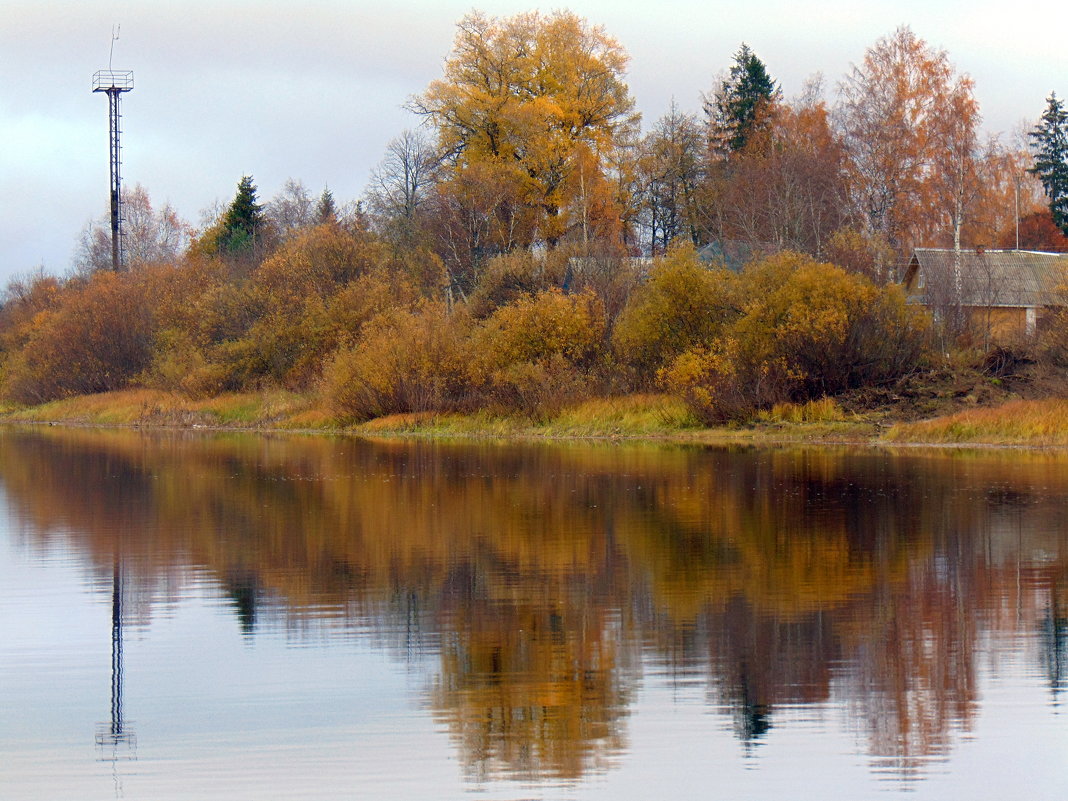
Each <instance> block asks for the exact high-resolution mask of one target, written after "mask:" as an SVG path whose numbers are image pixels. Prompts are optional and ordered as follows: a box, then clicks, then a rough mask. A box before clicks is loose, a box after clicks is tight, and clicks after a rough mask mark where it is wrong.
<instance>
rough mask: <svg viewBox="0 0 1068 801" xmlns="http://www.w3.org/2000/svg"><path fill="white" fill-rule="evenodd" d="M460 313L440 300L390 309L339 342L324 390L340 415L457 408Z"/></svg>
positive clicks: (462, 389)
mask: <svg viewBox="0 0 1068 801" xmlns="http://www.w3.org/2000/svg"><path fill="white" fill-rule="evenodd" d="M463 328H464V322H463V320H462V317H461V316H460V315H453V316H450V315H449V314H448V313H447V311H446V309H445V307H444V306H443V305H441V304H436V303H426V304H424V305H423V306H422V307H421V308H419V309H417V310H415V311H407V310H400V309H391V310H388V311H385V312H382V313H381V314H379V315H378V316H376V317H375V318H374V319H372V320H371V321H370V322H369V323H367V325H366V326H365V327H364V330H363V333H362V335H361V336H360V338H359V340H358V341H357V342H356V343H355V345H353V346H351V347H346V346H343V347H341V348H340V349H339V350H338V351H337V353H336V354H335V355H334V356H333V358H331V359H330V360H329V361H328V363H327V365H326V367H325V369H324V373H323V393H324V395H325V397H326V399H327V401H328V403H329V404H330V406H331V407H332V409H333V410H334V412H335V413H336V414H337V415H338V416H339V417H341V418H343V419H350V420H367V419H371V418H374V417H381V416H382V415H387V414H396V413H401V412H425V411H444V410H449V409H454V408H457V407H458V406H459V405H460V404H461V403H462V401H463V398H464V395H465V393H466V390H467V364H468V361H469V356H468V348H467V340H466V337H465V336H464V332H463Z"/></svg>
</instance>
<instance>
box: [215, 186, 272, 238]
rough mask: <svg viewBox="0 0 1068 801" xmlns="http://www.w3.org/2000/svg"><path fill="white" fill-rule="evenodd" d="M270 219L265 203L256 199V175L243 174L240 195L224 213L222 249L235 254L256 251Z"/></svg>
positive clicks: (220, 236) (220, 235)
mask: <svg viewBox="0 0 1068 801" xmlns="http://www.w3.org/2000/svg"><path fill="white" fill-rule="evenodd" d="M266 222H267V217H266V215H265V214H264V213H263V206H262V205H260V204H259V203H257V202H256V185H255V184H254V183H252V176H250V175H245V176H242V178H241V180H240V181H239V182H238V184H237V194H236V195H235V196H234V199H233V202H232V203H231V204H230V207H229V208H228V209H227V210H226V213H225V214H224V215H223V219H222V230H221V231H220V233H219V251H220V252H221V253H225V254H228V255H231V256H239V255H244V254H250V253H253V252H254V251H255V250H256V248H257V240H258V239H259V238H260V237H261V235H262V234H263V229H264V227H265V224H266Z"/></svg>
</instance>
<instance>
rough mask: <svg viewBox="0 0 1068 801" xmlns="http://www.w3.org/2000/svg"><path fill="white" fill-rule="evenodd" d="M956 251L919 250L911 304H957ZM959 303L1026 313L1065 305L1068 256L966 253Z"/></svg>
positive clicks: (908, 278)
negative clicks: (1023, 310) (1039, 308)
mask: <svg viewBox="0 0 1068 801" xmlns="http://www.w3.org/2000/svg"><path fill="white" fill-rule="evenodd" d="M956 262H957V253H956V251H954V250H952V249H941V248H917V249H916V250H915V251H913V254H912V258H911V259H910V260H909V266H908V270H907V271H906V273H905V288H906V291H907V292H908V294H909V299H910V300H914V301H916V302H918V303H923V304H924V305H939V304H941V303H947V302H952V301H955V300H956V298H955V295H956V282H955V280H954V267H955V265H956ZM960 272H961V298H960V301H959V302H960V303H961V305H964V306H980V307H1007V308H1025V307H1030V306H1036V307H1037V306H1060V305H1064V300H1063V296H1064V294H1065V293H1064V292H1063V291H1059V290H1063V289H1064V288H1068V286H1066V285H1068V254H1064V253H1043V252H1039V251H1034V250H962V251H961V252H960Z"/></svg>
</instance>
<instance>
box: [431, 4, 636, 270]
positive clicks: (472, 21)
mask: <svg viewBox="0 0 1068 801" xmlns="http://www.w3.org/2000/svg"><path fill="white" fill-rule="evenodd" d="M627 61H628V57H627V54H626V52H625V51H624V50H623V48H622V47H621V46H620V45H619V44H618V43H617V42H616V41H615V40H614V39H613V38H611V37H610V36H608V35H607V34H606V33H605V32H604V30H603V29H602V28H600V27H595V26H591V25H590V24H589V23H588V22H586V21H585V20H583V19H581V18H580V17H578V16H576V15H575V14H573V13H571V12H568V11H557V12H554V13H552V14H550V15H542V14H539V13H537V12H533V13H528V14H518V15H516V16H514V17H508V18H494V17H488V16H485V15H483V14H481V13H478V12H473V13H471V14H468V15H467V16H465V17H464V18H463V19H462V20H461V21H460V23H459V25H458V30H457V34H456V40H455V43H454V45H453V50H452V53H451V55H450V56H449V57H448V59H447V60H446V62H445V70H444V75H443V76H442V78H440V79H439V80H436V81H433V82H432V83H431V84H430V85H429V86H428V87H427V89H426V91H425V92H423V94H421V95H419V96H417V97H415V98H413V99H412V101H411V103H410V107H411V108H412V109H413V110H414V111H416V112H417V113H419V114H422V115H424V116H425V117H426V118H427V119H428V120H429V122H430V123H431V125H432V126H433V128H434V129H435V130H436V132H437V136H438V143H439V146H440V148H441V153H442V160H443V164H445V165H446V172H445V174H444V175H443V177H442V184H441V188H442V190H443V191H445V192H449V191H450V187H451V186H452V185H453V184H456V185H457V186H459V185H462V183H463V178H464V176H465V175H466V174H468V173H470V172H472V171H476V172H479V173H480V174H482V176H483V180H482V183H485V181H486V174H491V175H492V176H493V178H494V181H493V183H494V185H498V184H499V191H498V192H497V195H499V198H498V201H499V202H495V203H494V204H493V208H490V209H486V208H481V207H480V208H478V209H477V210H478V212H479V213H480V214H482V215H491V216H493V217H494V218H495V219H496V220H497V221H498V222H499V223H503V225H498V226H495V228H501V229H503V233H499V234H498V235H497V236H498V238H499V239H500V240H501V241H499V242H490V243H482V244H481V245H480V249H481V252H483V253H485V254H486V255H492V254H493V252H501V251H503V250H508V249H511V248H513V247H527V246H529V245H531V244H533V243H537V242H540V243H544V244H547V245H548V246H550V247H552V246H555V245H556V244H557V243H558V242H559V241H560V240H561V239H562V238H563V237H564V236H565V235H566V234H567V233H568V232H569V230H576V231H579V230H583V226H584V230H585V231H586V232H588V231H589V230H590V228H591V221H590V217H591V214H593V213H596V214H599V215H602V216H604V215H609V216H610V215H611V214H612V213H615V214H616V216H617V217H618V211H616V212H612V211H611V210H606V209H604V208H603V206H604V197H603V194H604V193H603V192H602V191H600V190H601V188H602V186H604V185H605V184H606V181H605V177H604V176H605V171H606V169H607V167H606V165H607V164H608V163H609V162H610V158H609V153H610V151H611V150H612V149H613V148H614V147H616V145H617V144H618V142H619V141H620V138H621V137H622V136H623V135H624V134H625V133H627V132H628V131H630V130H631V129H632V128H633V127H634V126H636V124H637V120H638V115H637V114H636V113H635V112H634V100H633V98H632V97H631V95H630V91H629V89H628V88H627V85H626V83H624V80H623V77H624V73H625V70H626V66H627ZM458 195H459V196H460V197H461V199H462V193H457V192H455V191H453V192H452V193H451V196H452V197H453V198H456V197H457V196H458ZM594 195H596V197H594ZM601 227H606V228H608V229H612V226H611V225H608V226H604V225H602V226H601ZM616 227H618V226H616Z"/></svg>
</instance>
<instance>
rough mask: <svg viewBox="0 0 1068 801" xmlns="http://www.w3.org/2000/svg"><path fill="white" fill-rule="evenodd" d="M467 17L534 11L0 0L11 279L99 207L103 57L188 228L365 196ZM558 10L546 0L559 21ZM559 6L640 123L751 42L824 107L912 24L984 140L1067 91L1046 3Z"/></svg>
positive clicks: (159, 196)
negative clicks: (591, 45) (289, 195)
mask: <svg viewBox="0 0 1068 801" xmlns="http://www.w3.org/2000/svg"><path fill="white" fill-rule="evenodd" d="M472 7H477V8H479V9H481V10H483V11H486V12H487V13H489V14H493V15H511V14H514V13H517V12H521V11H528V10H533V9H535V8H538V6H537V5H536V4H535V3H534V2H531V1H529V0H528V2H522V0H519V1H517V0H485V2H481V3H478V2H474V3H472V2H469V0H457V1H455V2H454V0H395V2H388V1H387V2H368V0H308V1H306V2H278V1H277V0H213V2H204V0H186V2H174V1H173V0H172V1H171V2H154V1H153V0H127V2H110V1H108V0H80V1H79V2H65V1H64V2H49V0H3V1H2V2H0V9H2V10H3V25H2V27H0V142H2V147H0V186H2V189H0V192H2V194H0V203H2V213H0V281H5V280H6V279H7V277H8V276H10V275H12V274H17V273H23V272H26V271H28V270H30V269H32V268H34V267H35V266H37V265H42V264H43V265H44V267H45V268H46V269H47V270H49V271H50V272H54V273H63V272H65V271H66V270H67V269H68V267H69V264H70V259H71V255H72V253H73V250H74V247H75V243H76V240H77V238H78V235H79V233H80V231H81V229H82V228H83V226H84V225H85V223H86V222H87V221H88V220H89V219H90V218H92V217H97V216H100V215H101V214H102V213H103V212H104V211H105V210H106V205H107V187H108V166H107V102H106V99H105V98H104V97H103V96H102V95H94V94H92V93H91V91H90V78H91V76H92V74H93V72H94V71H96V70H98V69H102V68H106V67H107V66H108V55H109V44H110V36H111V31H112V26H113V24H115V23H119V24H120V25H121V32H120V38H119V41H118V42H117V43H116V45H115V56H114V63H113V66H114V68H115V69H132V70H133V71H134V74H135V80H136V88H135V89H134V91H133V92H131V93H130V94H128V95H125V96H124V101H123V113H124V120H123V123H124V125H123V146H124V154H123V156H124V166H123V174H124V178H125V181H126V183H127V184H128V185H132V184H133V183H135V182H136V183H141V184H143V185H144V186H145V187H146V188H147V189H148V191H149V193H150V195H151V197H152V199H153V200H154V201H155V202H156V203H161V202H164V201H169V202H170V203H172V204H173V205H174V206H175V207H176V208H177V209H178V211H179V212H180V213H181V215H182V216H183V217H185V218H186V219H188V220H190V221H191V222H193V223H196V222H197V220H198V216H199V213H200V211H201V210H202V209H204V208H206V207H208V206H210V205H212V204H213V203H215V202H216V201H220V202H224V203H225V202H227V201H228V200H229V199H230V198H231V197H232V196H233V192H234V189H235V187H236V184H237V181H238V180H239V179H240V178H241V176H242V175H244V174H250V175H252V176H254V178H255V180H256V183H257V185H258V187H259V189H260V197H261V199H262V200H267V199H269V198H270V197H271V196H272V195H273V194H275V193H276V192H277V191H278V190H279V189H280V188H281V186H282V184H283V183H284V182H285V180H286V179H287V178H289V177H293V178H297V179H300V180H302V181H303V182H304V183H305V185H306V186H307V187H308V188H309V190H310V191H312V192H313V193H318V192H319V191H320V190H321V189H322V187H323V186H324V185H326V184H329V186H330V188H331V190H332V191H333V192H334V195H335V197H336V198H337V199H338V200H339V201H347V200H352V199H355V198H357V197H359V196H360V195H361V194H362V193H363V189H364V186H365V183H366V181H367V176H368V173H369V171H370V170H371V168H373V167H374V165H375V164H376V163H377V162H378V161H379V159H380V158H381V156H382V153H383V152H384V150H385V147H386V144H387V143H388V141H389V140H390V139H391V138H392V137H394V136H396V135H397V134H398V133H399V132H400V131H401V130H403V129H404V128H407V127H413V126H415V125H416V124H418V120H417V119H415V118H414V117H412V115H410V114H409V113H408V112H406V111H405V110H404V109H403V104H404V102H405V101H406V99H407V98H408V97H410V96H411V95H412V94H414V93H417V92H419V91H421V90H422V89H423V88H424V87H425V86H426V84H427V83H428V82H429V81H431V80H432V79H434V78H435V77H437V76H438V75H439V74H440V71H441V65H442V61H443V59H444V58H445V56H446V55H447V54H448V51H449V48H450V46H451V42H452V38H453V33H454V28H455V23H456V21H457V20H458V19H459V18H460V17H462V16H463V15H464V14H465V13H467V12H468V11H470V10H471V9H472ZM555 7H558V6H557V5H555V4H554V5H548V6H543V7H542V9H543V10H552V9H553V8H555ZM568 7H570V8H571V10H573V11H575V12H576V13H578V14H580V15H582V16H584V17H586V18H587V19H588V20H590V22H592V23H595V24H600V25H603V26H604V27H605V29H606V30H607V32H608V33H609V34H611V35H612V36H614V37H615V38H616V39H618V40H619V42H620V43H621V44H622V45H623V46H624V48H626V50H627V51H628V52H629V53H630V55H631V65H630V72H629V76H628V81H629V84H630V87H631V91H632V93H633V94H634V96H635V98H636V99H637V102H638V107H639V109H640V110H641V111H642V113H643V115H644V124H645V125H646V126H647V127H648V126H649V125H651V124H652V123H653V122H655V120H656V118H657V117H659V116H660V115H661V114H663V113H664V112H665V111H666V110H667V108H668V106H669V104H670V103H671V100H672V98H674V99H675V100H676V102H678V104H679V105H680V106H681V107H682V108H683V109H686V110H693V111H696V110H697V109H698V108H699V107H700V100H699V98H700V93H701V92H702V91H705V90H707V89H709V88H710V87H711V86H712V82H713V79H714V76H715V75H716V73H718V72H720V71H722V70H723V69H724V68H726V67H727V66H728V65H729V63H730V59H731V56H732V54H733V53H734V52H735V51H736V50H737V48H738V46H739V44H740V43H741V42H742V41H745V42H747V43H748V44H749V45H750V46H751V47H752V48H753V50H754V51H755V52H756V53H757V55H759V56H760V58H761V59H763V60H764V62H765V63H766V64H767V65H768V69H769V71H770V72H771V74H772V76H773V77H774V78H776V79H777V80H778V81H779V82H780V83H781V85H782V87H783V90H784V91H785V93H786V94H787V96H791V95H794V94H796V93H798V92H799V91H800V90H801V87H802V84H803V82H804V80H805V79H806V77H807V76H809V75H811V74H813V73H817V72H818V73H822V74H823V76H824V84H825V88H826V92H827V95H828V99H829V100H833V98H834V92H835V87H836V85H837V83H838V82H839V81H840V80H841V78H842V77H843V76H844V75H845V74H846V72H847V71H848V70H849V68H850V65H851V64H852V63H856V62H859V61H860V60H861V59H862V57H863V54H864V50H865V49H866V48H867V47H869V46H870V45H871V44H873V43H874V42H875V41H876V40H877V39H878V38H879V37H881V36H884V35H886V34H889V33H891V32H892V31H893V30H894V29H895V28H896V27H897V26H898V25H902V24H908V25H910V26H911V27H912V29H913V30H914V31H915V32H916V33H917V34H918V35H919V36H921V37H922V38H924V39H926V40H927V41H928V42H929V43H930V44H932V45H934V46H936V47H940V48H944V49H946V50H947V51H948V52H949V56H950V58H951V60H952V61H953V63H954V64H955V65H956V67H957V69H958V70H960V71H962V72H967V73H970V74H971V75H972V77H973V78H974V79H975V84H976V95H977V97H978V99H979V101H980V103H981V105H982V110H983V114H984V117H985V121H986V122H985V125H986V128H987V130H989V131H990V132H1008V131H1010V130H1011V129H1013V128H1014V127H1017V126H1018V125H1019V124H1020V122H1021V121H1023V120H1033V119H1035V118H1037V117H1038V115H1039V114H1040V113H1041V111H1042V109H1043V107H1044V105H1045V98H1046V96H1047V95H1048V94H1049V92H1050V91H1051V90H1059V91H1060V92H1061V93H1062V94H1068V64H1066V59H1065V56H1064V52H1065V50H1064V44H1063V42H1064V36H1065V30H1066V25H1065V23H1066V22H1068V7H1066V6H1065V5H1064V4H1063V3H1060V2H1048V1H1045V2H1038V0H1017V2H1014V3H1006V2H1004V0H1000V2H993V0H970V1H967V2H966V1H965V0H926V1H925V2H924V1H918V0H900V1H899V2H880V1H877V0H868V1H867V2H865V1H864V0H853V1H852V2H845V1H844V0H816V1H814V2H809V3H804V2H787V1H786V0H764V1H763V2H751V3H745V2H742V3H739V2H737V1H736V0H735V2H730V3H728V2H710V1H709V0H704V1H703V2H702V1H699V0H663V1H662V2H658V3H656V2H648V0H643V1H642V2H634V1H633V0H616V1H615V2H610V1H609V0H590V1H588V2H573V3H571V4H570V5H569V6H568Z"/></svg>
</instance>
